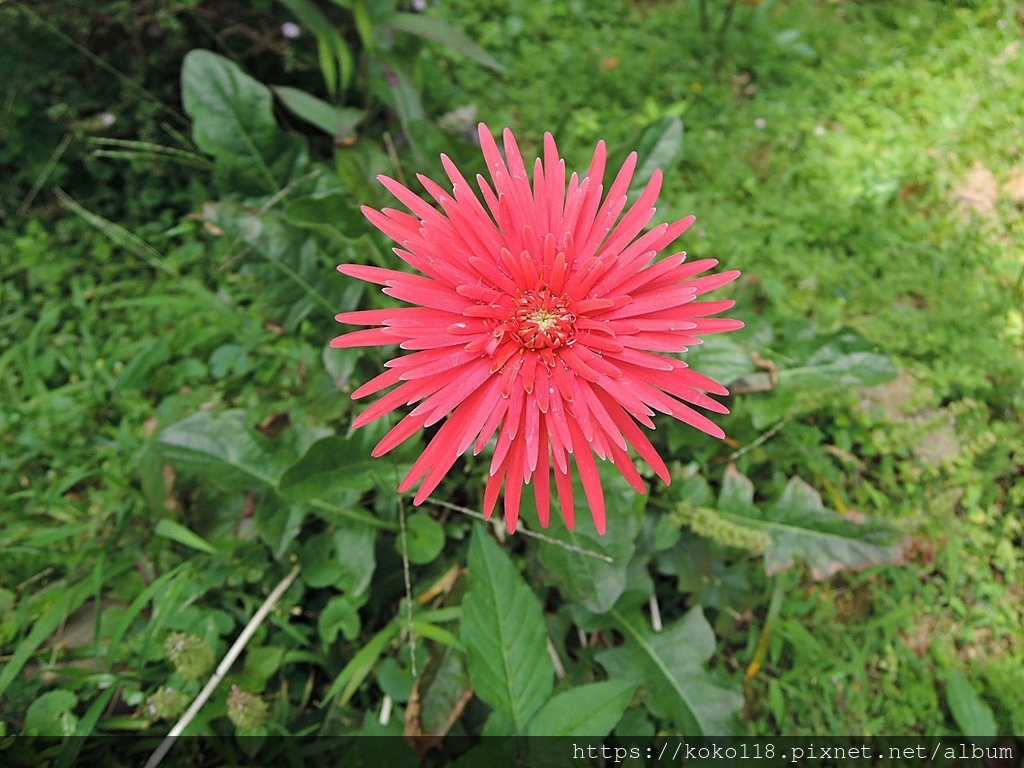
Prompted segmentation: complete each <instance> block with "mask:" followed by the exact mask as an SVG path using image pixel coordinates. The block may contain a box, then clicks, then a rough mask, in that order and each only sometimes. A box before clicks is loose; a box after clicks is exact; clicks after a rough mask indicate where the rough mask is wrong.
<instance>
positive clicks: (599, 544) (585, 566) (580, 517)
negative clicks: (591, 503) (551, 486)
mask: <svg viewBox="0 0 1024 768" xmlns="http://www.w3.org/2000/svg"><path fill="white" fill-rule="evenodd" d="M599 471H600V473H601V481H602V486H603V487H604V491H605V499H606V504H607V508H608V516H609V520H608V530H607V532H606V533H605V535H604V536H601V535H599V534H598V533H597V530H596V529H595V528H594V525H593V523H592V522H591V520H590V508H589V507H588V505H587V500H586V496H585V494H584V493H583V486H582V484H581V483H579V481H578V478H577V482H576V484H575V488H574V493H573V498H574V500H575V504H576V519H577V523H576V527H575V529H574V530H572V531H570V530H568V529H567V528H566V527H565V524H564V523H563V522H562V521H561V520H560V519H555V521H554V522H553V523H552V524H551V526H550V527H549V528H548V530H547V531H545V535H546V536H548V537H550V538H552V539H556V540H558V541H561V542H563V543H565V544H567V545H569V546H572V547H574V548H575V549H576V550H587V551H589V552H594V553H597V554H599V555H602V556H604V557H610V558H611V562H608V561H606V560H602V559H599V558H596V557H593V556H592V555H587V554H583V553H581V552H579V551H575V550H569V549H565V548H564V547H560V546H558V545H556V544H549V543H547V542H542V543H541V544H540V546H539V548H538V551H539V553H540V561H541V563H542V564H543V565H544V567H545V568H546V569H547V570H548V571H549V573H550V574H551V579H552V581H553V582H554V583H555V584H556V585H557V586H558V589H559V591H560V592H561V593H562V594H563V595H564V596H565V597H566V598H567V599H569V600H572V601H574V602H578V603H582V604H583V605H584V606H586V608H587V609H588V610H590V611H592V612H594V613H605V612H606V611H608V610H610V609H611V607H612V606H613V605H615V602H616V601H617V600H618V599H619V596H620V595H621V594H622V591H623V590H624V589H625V588H626V577H627V569H628V568H629V561H630V558H631V557H632V556H633V549H634V546H635V542H636V536H637V533H638V532H639V529H640V525H639V519H638V513H639V512H640V511H641V510H642V509H643V505H644V502H645V500H646V497H645V496H641V495H639V494H637V493H636V491H634V490H633V488H632V487H631V486H630V485H629V484H628V483H627V482H626V480H625V479H624V478H623V477H622V475H620V474H619V472H618V470H616V469H614V467H609V466H608V465H606V464H603V463H602V464H601V465H599ZM556 506H557V505H556ZM553 515H554V516H555V517H556V518H557V515H558V513H557V512H554V513H553Z"/></svg>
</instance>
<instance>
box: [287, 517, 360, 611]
mask: <svg viewBox="0 0 1024 768" xmlns="http://www.w3.org/2000/svg"><path fill="white" fill-rule="evenodd" d="M376 533H377V530H376V528H373V527H372V526H369V525H366V524H364V523H360V522H355V521H349V522H346V524H345V527H343V528H339V529H338V530H336V531H334V533H331V534H324V535H321V536H316V537H313V538H311V539H310V540H309V541H307V542H306V544H305V546H303V547H302V550H301V551H300V553H299V560H300V561H301V562H302V580H303V581H304V582H306V584H308V585H309V586H311V587H328V586H330V587H334V588H335V589H337V590H338V591H339V592H344V593H346V594H348V595H349V597H350V599H352V600H358V599H359V598H361V597H363V596H364V595H365V593H366V590H367V588H368V587H369V585H370V580H371V579H372V577H373V570H374V568H375V567H376V561H375V558H374V544H375V540H376ZM361 604H362V603H360V605H361Z"/></svg>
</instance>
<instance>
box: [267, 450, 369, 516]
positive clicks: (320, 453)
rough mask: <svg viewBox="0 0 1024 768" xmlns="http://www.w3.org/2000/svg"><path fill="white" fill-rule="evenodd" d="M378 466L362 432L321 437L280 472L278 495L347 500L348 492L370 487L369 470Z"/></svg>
mask: <svg viewBox="0 0 1024 768" xmlns="http://www.w3.org/2000/svg"><path fill="white" fill-rule="evenodd" d="M380 468H381V467H380V465H379V463H378V462H377V461H376V460H374V458H373V457H372V456H371V455H370V452H369V450H367V446H366V445H365V443H364V441H363V439H362V436H356V437H352V438H342V437H336V436H331V437H325V438H324V439H323V440H318V441H317V442H315V443H313V445H311V446H310V448H309V450H308V451H306V453H305V454H304V455H303V456H302V458H301V459H299V460H298V461H297V462H296V463H295V464H293V465H292V466H291V467H289V468H288V470H287V471H286V472H285V473H284V475H282V477H281V485H280V491H281V495H282V496H283V497H284V498H286V499H288V500H290V501H309V500H311V499H322V500H324V501H336V502H338V503H341V504H351V503H352V496H351V492H353V491H356V492H363V491H368V490H370V489H371V488H373V487H374V484H375V482H376V481H375V479H374V475H373V472H374V471H376V470H378V469H380Z"/></svg>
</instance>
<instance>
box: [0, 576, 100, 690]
mask: <svg viewBox="0 0 1024 768" xmlns="http://www.w3.org/2000/svg"><path fill="white" fill-rule="evenodd" d="M91 586H92V585H90V584H89V583H88V582H85V583H82V584H79V585H77V586H76V587H74V588H72V589H65V590H63V591H61V592H60V594H59V595H57V596H56V597H55V599H54V600H53V602H52V603H51V604H50V606H49V607H48V608H47V609H46V610H45V611H44V612H43V614H42V615H41V616H40V617H39V618H38V619H37V620H36V623H35V624H34V625H32V629H31V630H30V631H29V633H28V637H26V638H25V639H24V640H22V641H21V642H20V643H18V646H17V648H15V649H14V654H13V655H12V656H11V657H10V658H9V659H8V660H7V661H6V663H5V664H4V667H3V671H0V697H2V696H3V694H4V691H6V690H7V687H8V686H9V685H10V684H11V683H12V682H13V681H14V679H15V678H16V677H17V676H18V673H19V672H21V670H22V668H23V667H24V666H25V664H26V663H27V662H28V660H29V659H30V658H32V654H33V653H35V651H36V649H37V648H38V647H39V646H40V645H42V643H43V641H44V640H46V638H48V637H49V636H50V635H52V634H53V632H54V631H55V630H56V629H57V627H58V626H60V624H61V622H63V621H64V620H65V619H66V618H67V617H68V616H69V615H70V614H71V613H73V612H74V611H75V610H76V609H77V608H78V606H80V605H81V604H82V602H83V601H84V600H85V598H86V597H87V596H89V595H90V594H93V592H94V590H92V589H91Z"/></svg>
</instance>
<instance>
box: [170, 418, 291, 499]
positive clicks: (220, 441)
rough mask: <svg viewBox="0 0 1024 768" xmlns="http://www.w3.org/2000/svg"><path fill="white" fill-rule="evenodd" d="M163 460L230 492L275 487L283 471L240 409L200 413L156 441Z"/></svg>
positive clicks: (173, 425) (174, 427)
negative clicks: (258, 440) (258, 438)
mask: <svg viewBox="0 0 1024 768" xmlns="http://www.w3.org/2000/svg"><path fill="white" fill-rule="evenodd" d="M157 443H158V444H159V446H160V449H161V451H162V452H163V455H164V457H165V458H166V459H167V460H168V461H170V462H171V463H173V464H175V465H176V466H178V467H179V468H187V469H189V470H192V471H194V472H196V473H197V474H200V475H202V476H203V477H205V478H206V479H208V480H211V481H213V482H215V483H216V484H217V485H219V486H221V487H222V488H227V489H229V490H249V489H253V488H267V487H269V488H273V487H275V486H276V485H277V481H278V478H279V477H280V476H281V473H282V472H283V470H284V466H282V465H281V463H280V461H279V460H276V459H275V457H274V456H273V455H272V453H271V452H270V451H269V450H268V449H266V448H264V447H263V446H262V445H260V443H259V442H257V440H256V437H255V435H254V434H253V432H252V430H250V429H249V424H248V420H247V418H246V414H245V412H244V411H241V410H230V411H224V412H222V413H219V414H212V413H210V412H209V411H199V412H198V413H195V414H193V415H192V416H189V417H188V418H187V419H185V420H184V421H179V422H178V423H177V424H172V425H171V426H169V427H167V429H165V430H164V431H163V432H161V433H160V436H159V437H158V438H157Z"/></svg>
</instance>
